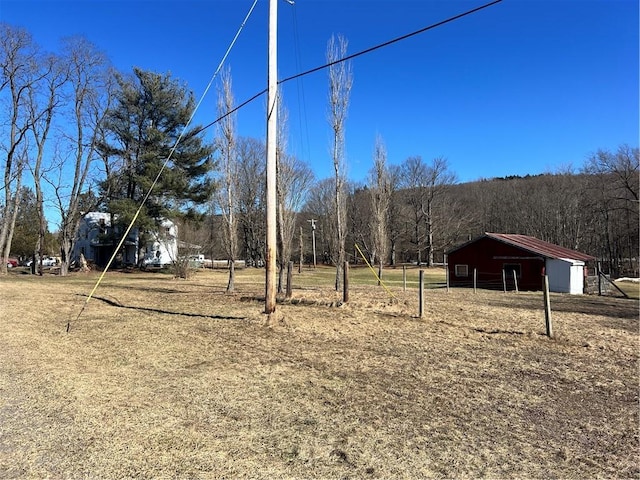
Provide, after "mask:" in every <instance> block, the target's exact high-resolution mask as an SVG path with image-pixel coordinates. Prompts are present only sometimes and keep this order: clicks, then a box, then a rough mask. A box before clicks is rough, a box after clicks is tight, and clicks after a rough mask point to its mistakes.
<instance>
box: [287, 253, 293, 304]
mask: <svg viewBox="0 0 640 480" xmlns="http://www.w3.org/2000/svg"><path fill="white" fill-rule="evenodd" d="M292 276H293V262H289V263H287V293H286V294H285V298H287V299H289V298H291V295H292V292H291V283H292V282H291V278H292Z"/></svg>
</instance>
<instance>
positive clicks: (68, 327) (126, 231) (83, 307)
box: [67, 0, 258, 333]
mask: <svg viewBox="0 0 640 480" xmlns="http://www.w3.org/2000/svg"><path fill="white" fill-rule="evenodd" d="M257 3H258V0H254V1H253V4H252V5H251V8H250V9H249V11H248V12H247V14H246V16H245V17H244V20H243V21H242V23H241V24H240V27H239V28H238V30H237V31H236V34H235V36H234V37H233V40H231V43H230V44H229V46H228V47H227V50H226V52H225V53H224V55H223V56H222V59H221V60H220V62H219V63H218V67H217V68H216V70H215V72H214V73H213V75H212V76H211V80H209V83H208V84H207V87H206V88H205V90H204V92H203V93H202V95H201V96H200V100H198V103H197V104H196V106H195V108H194V109H193V112H192V113H191V116H190V117H189V120H187V123H185V125H184V127H183V128H182V131H181V132H180V135H178V138H177V139H176V141H175V142H174V144H173V147H171V150H170V151H169V154H168V155H167V158H166V160H165V161H164V163H163V164H162V167H161V168H160V170H159V171H158V174H157V175H156V176H155V178H154V180H153V182H152V183H151V186H150V187H149V189H148V190H147V193H146V194H145V196H144V198H143V199H142V202H141V203H140V205H139V207H138V210H137V211H136V213H135V214H134V216H133V218H132V220H131V222H129V225H128V226H127V228H126V230H125V232H124V234H123V235H122V238H121V239H120V242H119V243H118V245H117V246H116V248H115V249H114V251H113V254H112V255H111V258H109V261H108V262H107V265H106V266H105V268H104V269H103V271H102V273H101V274H100V277H98V280H97V282H96V284H95V285H94V287H93V289H92V290H91V292H90V293H89V295H88V296H87V299H86V300H85V302H84V304H83V305H82V308H81V309H80V312H79V313H78V316H77V317H76V321H78V319H79V318H80V316H81V315H82V312H84V309H85V308H86V306H87V303H89V300H91V298H92V297H93V294H94V293H95V292H96V290H97V289H98V287H99V286H100V283H101V282H102V279H103V278H104V276H105V274H106V273H107V271H108V270H109V268H110V267H111V264H112V263H113V261H114V259H115V258H116V255H117V254H118V251H119V250H120V248H122V245H123V244H124V242H125V239H126V238H127V236H128V235H129V233H130V232H131V229H132V228H133V225H134V223H135V222H136V220H137V219H138V216H139V215H140V212H141V211H142V207H144V205H145V203H147V200H148V199H149V197H150V196H151V192H152V191H153V189H154V188H155V186H156V185H157V184H158V181H159V180H160V177H161V175H162V173H163V172H164V170H165V169H166V168H167V165H168V164H169V161H170V160H171V158H172V157H173V154H174V152H175V151H176V149H177V148H178V145H179V144H180V142H181V141H182V138H183V137H184V135H185V133H186V131H187V128H189V126H190V125H191V122H192V121H193V118H194V117H195V115H196V112H197V111H198V108H199V107H200V105H201V104H202V102H203V101H204V98H205V96H206V95H207V93H208V92H209V89H210V88H211V85H212V84H213V81H214V80H215V78H216V77H217V75H218V73H219V72H220V69H221V68H222V66H223V65H224V62H225V61H226V59H227V57H228V56H229V53H231V50H232V49H233V47H234V45H235V43H236V40H237V39H238V37H239V36H240V33H241V32H242V30H243V29H244V26H245V25H246V23H247V21H248V20H249V17H250V16H251V13H252V12H253V10H254V9H255V6H256V4H257ZM201 131H202V130H198V131H197V132H195V133H194V135H197V134H198V133H200V132H201ZM70 328H71V320H69V321H68V322H67V333H68V332H69V329H70Z"/></svg>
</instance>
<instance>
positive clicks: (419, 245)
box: [400, 156, 427, 265]
mask: <svg viewBox="0 0 640 480" xmlns="http://www.w3.org/2000/svg"><path fill="white" fill-rule="evenodd" d="M400 168H401V172H402V173H401V177H402V184H401V185H402V187H403V189H404V190H405V191H404V195H403V196H404V199H405V202H406V204H407V205H408V206H409V210H410V213H409V216H410V218H411V230H412V235H411V237H410V238H411V240H410V242H411V243H412V244H413V245H414V246H415V249H416V261H417V262H418V265H421V264H422V249H423V247H424V238H425V237H424V233H423V225H424V216H425V213H424V212H425V205H426V190H425V189H424V179H425V178H426V176H427V165H426V164H425V163H424V162H423V160H422V157H420V156H414V157H409V158H407V159H406V160H405V161H404V162H403V163H402V165H401V166H400Z"/></svg>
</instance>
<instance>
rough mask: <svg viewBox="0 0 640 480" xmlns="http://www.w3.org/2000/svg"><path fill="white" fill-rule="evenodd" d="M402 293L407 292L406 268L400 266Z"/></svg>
mask: <svg viewBox="0 0 640 480" xmlns="http://www.w3.org/2000/svg"><path fill="white" fill-rule="evenodd" d="M402 291H403V292H406V291H407V266H406V265H402Z"/></svg>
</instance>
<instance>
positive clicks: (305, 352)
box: [0, 271, 640, 478]
mask: <svg viewBox="0 0 640 480" xmlns="http://www.w3.org/2000/svg"><path fill="white" fill-rule="evenodd" d="M239 275H240V278H239V279H238V282H237V288H238V292H237V293H236V294H235V295H225V294H224V287H225V285H226V283H225V280H226V274H225V272H206V273H203V274H199V275H197V276H196V277H195V278H194V279H192V280H188V281H184V280H174V279H173V278H171V277H170V276H165V275H158V274H151V275H150V274H142V275H141V274H122V273H110V274H108V275H107V276H106V278H105V281H104V283H103V285H102V286H101V287H100V288H99V289H98V291H97V292H96V296H97V297H100V298H101V299H102V300H101V299H98V298H95V299H93V300H91V301H90V302H88V304H87V305H86V308H85V310H84V312H83V313H82V316H81V317H80V318H79V319H77V320H76V317H77V315H78V312H79V311H80V309H81V307H82V305H83V304H84V302H85V298H86V295H87V294H88V292H89V291H90V290H91V288H92V287H93V282H95V280H96V278H97V277H96V276H93V275H88V276H82V275H77V276H71V277H68V278H55V277H51V276H50V277H43V278H36V277H31V276H27V275H10V276H9V277H5V278H0V289H1V291H2V307H0V308H1V310H0V313H1V318H2V322H3V333H2V335H1V336H0V426H1V429H0V477H1V478H44V477H49V478H129V477H142V478H151V477H156V478H158V477H162V478H167V477H169V478H221V477H224V478H424V477H435V478H444V477H449V478H450V477H455V478H477V477H492V478H515V477H518V478H522V477H529V478H533V477H535V478H639V476H640V470H639V468H638V461H639V450H638V447H639V437H638V390H639V388H638V366H639V364H638V360H639V355H638V354H639V349H638V347H639V344H638V338H639V331H638V302H637V301H635V300H623V299H613V298H600V297H592V296H568V295H552V307H553V309H554V312H553V320H554V327H555V332H556V334H557V338H556V339H554V340H550V339H548V338H546V337H545V336H544V315H543V311H542V304H543V303H542V298H541V294H540V293H519V294H515V293H507V294H504V293H502V292H487V291H479V292H478V293H477V294H473V292H472V291H470V290H463V289H458V290H455V289H452V290H451V291H450V292H449V293H447V292H446V290H444V289H436V290H429V291H427V295H426V298H427V307H426V315H425V318H423V319H419V318H416V317H415V315H416V312H417V302H418V299H417V294H416V291H415V290H409V291H408V292H406V293H404V292H402V289H401V288H398V287H394V293H395V295H396V297H397V298H396V299H395V300H391V299H390V298H389V297H388V295H387V294H386V293H385V292H384V290H382V289H380V288H379V287H373V286H367V287H353V289H352V292H351V301H350V302H349V303H348V304H346V305H342V306H335V305H337V304H338V303H339V302H337V300H338V297H337V296H336V294H335V292H332V291H331V289H330V288H326V287H315V288H314V287H312V286H311V285H313V283H314V280H313V277H312V275H311V274H310V273H309V272H305V273H304V274H303V275H302V276H301V277H299V278H298V280H300V281H299V282H298V283H304V284H305V285H306V286H305V287H304V289H300V290H295V291H294V300H295V302H296V304H282V305H279V306H278V318H279V320H280V321H279V322H278V323H277V324H276V325H271V326H265V318H264V315H263V314H262V313H261V311H262V308H263V303H262V302H261V301H260V300H259V298H260V296H261V295H262V294H263V287H262V286H261V283H260V280H261V275H262V274H260V276H255V275H253V276H252V275H251V271H243V272H239ZM303 277H304V282H302V280H303ZM105 300H106V301H105ZM107 301H108V302H107ZM332 304H333V305H334V306H330V305H332ZM118 305H119V306H118ZM69 320H71V331H70V333H69V334H67V333H65V327H66V324H67V322H68V321H69Z"/></svg>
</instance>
